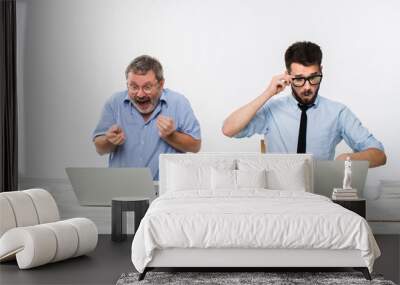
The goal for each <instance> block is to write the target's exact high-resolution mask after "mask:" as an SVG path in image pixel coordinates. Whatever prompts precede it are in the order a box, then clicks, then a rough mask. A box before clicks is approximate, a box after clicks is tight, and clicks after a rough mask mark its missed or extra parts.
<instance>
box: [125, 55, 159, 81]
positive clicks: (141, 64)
mask: <svg viewBox="0 0 400 285" xmlns="http://www.w3.org/2000/svg"><path fill="white" fill-rule="evenodd" d="M150 70H152V71H153V72H154V74H155V75H156V79H157V81H162V80H164V75H163V68H162V66H161V63H160V62H159V61H158V60H157V59H156V58H154V57H151V56H148V55H141V56H139V57H137V58H135V59H134V60H133V61H132V62H131V63H130V64H129V65H128V66H127V68H126V70H125V77H126V78H128V73H129V72H133V73H135V74H141V75H143V74H146V73H147V72H149V71H150Z"/></svg>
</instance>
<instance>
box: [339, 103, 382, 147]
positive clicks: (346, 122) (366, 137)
mask: <svg viewBox="0 0 400 285" xmlns="http://www.w3.org/2000/svg"><path fill="white" fill-rule="evenodd" d="M339 124H340V126H341V130H342V132H341V135H342V138H343V139H344V141H345V142H346V143H347V144H348V145H349V147H350V148H351V149H352V150H353V151H355V152H359V151H363V150H366V149H368V148H377V149H380V150H382V151H384V147H383V144H382V143H381V142H380V141H378V140H377V139H376V138H375V137H374V136H373V135H372V134H371V133H370V132H369V131H368V129H367V128H365V127H364V126H363V125H362V124H361V122H360V120H359V119H358V118H357V117H356V116H355V115H354V114H353V113H352V112H351V111H350V109H348V108H347V107H346V108H344V109H343V110H342V112H341V113H340V115H339Z"/></svg>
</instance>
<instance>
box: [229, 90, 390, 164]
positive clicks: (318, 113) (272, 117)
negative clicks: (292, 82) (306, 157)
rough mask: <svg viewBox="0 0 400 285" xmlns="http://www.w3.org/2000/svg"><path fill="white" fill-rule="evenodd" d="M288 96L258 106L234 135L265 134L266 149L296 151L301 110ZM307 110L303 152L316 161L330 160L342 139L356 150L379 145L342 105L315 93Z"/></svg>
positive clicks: (380, 144)
mask: <svg viewBox="0 0 400 285" xmlns="http://www.w3.org/2000/svg"><path fill="white" fill-rule="evenodd" d="M297 103H298V102H297V101H296V99H295V98H294V97H293V96H292V95H278V96H276V97H273V98H271V99H270V100H268V101H267V102H266V103H265V104H264V106H262V107H261V108H260V109H259V110H258V111H257V114H256V115H255V116H254V118H253V119H252V120H251V121H250V123H249V124H248V125H247V126H246V127H245V128H244V129H243V130H242V131H241V132H240V133H238V134H237V135H236V136H235V137H236V138H241V137H250V136H252V135H254V134H262V135H265V139H266V141H267V149H268V152H273V153H296V152H297V141H298V136H299V125H300V116H301V110H300V109H299V107H298V106H297ZM314 103H315V105H314V106H313V107H311V108H310V109H308V110H307V142H306V152H307V153H311V154H313V156H314V158H315V159H317V160H332V159H334V157H335V148H336V146H337V145H338V144H339V143H340V142H341V141H342V139H343V140H344V141H345V142H346V143H347V144H348V145H349V147H350V148H351V149H352V150H353V151H355V152H359V151H362V150H365V149H367V148H378V149H380V150H382V151H383V150H384V149H383V145H382V143H381V142H379V141H378V140H377V139H375V138H374V136H373V135H372V134H371V133H370V132H369V131H368V130H367V129H366V128H365V127H364V126H363V125H362V124H361V122H360V120H358V119H357V117H356V116H355V115H354V114H353V113H352V112H351V111H350V109H349V108H347V107H346V106H345V105H343V104H341V103H338V102H335V101H332V100H329V99H327V98H324V97H321V96H318V97H317V98H316V100H315V102H314Z"/></svg>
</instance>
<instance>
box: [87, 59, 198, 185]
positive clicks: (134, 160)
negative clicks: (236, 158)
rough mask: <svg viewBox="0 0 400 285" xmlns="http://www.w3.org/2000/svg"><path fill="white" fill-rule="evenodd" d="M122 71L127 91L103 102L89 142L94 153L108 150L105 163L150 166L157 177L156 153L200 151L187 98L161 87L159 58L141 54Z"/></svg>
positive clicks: (161, 75) (195, 126) (105, 152)
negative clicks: (101, 110) (107, 158)
mask: <svg viewBox="0 0 400 285" xmlns="http://www.w3.org/2000/svg"><path fill="white" fill-rule="evenodd" d="M125 75H126V84H127V89H126V90H124V91H121V92H118V93H116V94H114V95H113V96H112V97H111V98H110V99H109V100H108V101H107V102H106V104H105V106H104V108H103V112H102V114H101V118H100V121H99V122H98V124H97V126H96V129H95V130H94V132H93V141H94V144H95V146H96V150H97V152H98V153H99V154H101V155H103V154H107V153H108V154H110V155H109V166H110V167H149V168H150V169H151V172H152V174H153V179H154V180H158V158H159V155H160V153H179V152H198V151H199V150H200V145H201V135H200V125H199V122H198V121H197V119H196V117H195V115H194V113H193V110H192V108H191V106H190V103H189V101H188V100H187V99H186V98H185V97H184V96H183V95H181V94H178V93H176V92H174V91H172V90H169V89H164V88H163V87H164V76H163V69H162V66H161V64H160V62H159V61H158V60H156V59H155V58H153V57H150V56H147V55H143V56H140V57H138V58H136V59H134V60H133V61H132V62H131V63H130V64H129V65H128V67H127V68H126V71H125Z"/></svg>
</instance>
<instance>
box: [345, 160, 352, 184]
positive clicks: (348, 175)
mask: <svg viewBox="0 0 400 285" xmlns="http://www.w3.org/2000/svg"><path fill="white" fill-rule="evenodd" d="M343 189H353V188H351V160H350V157H349V156H348V157H347V158H346V161H345V162H344V178H343Z"/></svg>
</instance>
